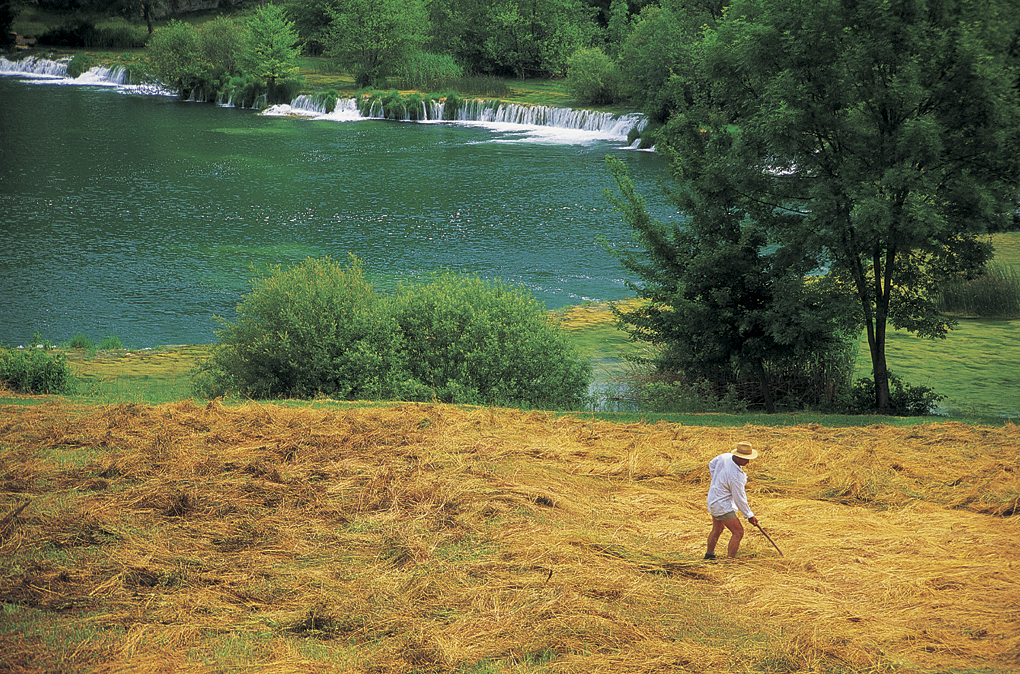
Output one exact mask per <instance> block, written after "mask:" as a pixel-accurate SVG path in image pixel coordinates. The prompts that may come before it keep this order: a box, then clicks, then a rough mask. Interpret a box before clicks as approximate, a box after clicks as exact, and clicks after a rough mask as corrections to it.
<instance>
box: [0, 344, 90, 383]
mask: <svg viewBox="0 0 1020 674" xmlns="http://www.w3.org/2000/svg"><path fill="white" fill-rule="evenodd" d="M74 383H75V378H74V372H73V371H72V370H71V364H70V363H69V362H68V361H67V357H66V356H64V354H59V353H58V354H54V353H50V352H48V351H46V350H45V349H32V348H29V349H10V348H6V347H5V348H0V384H2V385H3V386H4V387H6V388H9V389H11V390H13V391H20V392H22V393H45V394H64V393H71V392H72V391H73V390H74Z"/></svg>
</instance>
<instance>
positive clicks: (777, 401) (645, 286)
mask: <svg viewBox="0 0 1020 674" xmlns="http://www.w3.org/2000/svg"><path fill="white" fill-rule="evenodd" d="M607 161H608V163H609V168H610V170H611V171H612V173H613V176H614V178H615V180H616V184H617V188H618V190H619V196H615V195H611V199H612V200H613V202H614V203H615V204H616V206H617V208H618V209H619V210H620V212H621V213H622V214H623V216H624V219H625V220H626V221H627V222H628V223H629V224H630V225H631V227H632V228H633V229H634V232H635V239H636V242H637V244H638V246H637V248H636V249H630V248H628V249H623V250H618V251H614V252H615V253H616V254H617V256H618V257H619V258H620V260H621V262H622V263H623V265H624V266H625V267H626V268H627V269H628V270H629V271H630V272H632V273H633V274H634V275H635V276H636V277H637V278H638V279H639V281H638V282H635V283H630V284H629V285H630V287H631V288H632V289H633V290H634V292H635V293H636V294H637V296H638V297H641V298H643V299H645V300H647V302H646V303H643V304H641V305H640V306H638V307H637V308H634V309H631V310H626V311H618V315H619V317H620V319H621V320H622V321H623V323H624V325H625V326H626V328H627V330H628V332H630V334H631V336H632V337H633V338H634V339H637V340H641V341H645V342H649V343H650V344H652V345H653V346H655V347H656V349H657V351H656V353H657V355H656V356H655V358H654V359H653V362H652V364H653V365H654V369H655V371H656V372H657V373H658V374H659V375H660V378H661V377H665V378H666V379H667V381H666V382H665V383H666V384H669V385H671V386H673V388H672V392H673V393H675V394H676V397H677V398H678V399H681V398H692V399H702V400H709V399H711V400H715V399H720V398H723V397H725V396H727V395H729V396H730V397H731V398H735V399H736V400H739V401H742V402H743V403H746V404H750V405H755V406H763V407H765V409H766V410H767V411H768V412H773V411H775V409H776V407H777V405H782V406H785V407H792V408H795V409H796V408H800V407H802V406H804V405H810V406H813V407H819V406H827V405H831V404H832V403H833V402H834V400H835V399H836V398H837V396H839V395H840V394H841V393H843V392H845V391H846V390H847V389H848V388H849V386H850V377H851V375H852V372H853V364H854V353H853V351H854V349H853V345H854V344H855V342H856V337H857V335H858V334H859V326H858V324H856V322H855V320H854V318H855V316H854V314H853V313H852V305H851V304H850V302H849V299H850V296H849V294H848V293H847V292H846V289H845V285H844V284H841V283H840V282H839V278H838V276H836V275H833V274H829V275H826V276H814V277H812V276H809V274H810V273H811V272H812V271H814V265H815V263H814V260H812V259H811V257H810V256H809V255H806V254H805V251H804V250H803V249H801V248H799V247H797V246H780V245H775V244H774V242H772V241H770V240H769V238H768V233H767V232H766V231H765V230H764V229H762V228H761V227H758V226H757V225H756V223H754V222H753V221H750V220H749V219H748V217H747V213H746V212H745V211H743V210H741V209H740V208H738V207H735V206H734V205H733V202H734V201H735V194H734V193H733V192H731V191H729V190H728V189H727V184H726V181H725V179H723V178H722V177H721V176H717V175H715V174H714V173H713V172H712V171H708V170H706V171H705V172H704V173H703V174H702V175H701V176H700V177H698V178H696V179H692V180H691V181H690V182H689V183H688V184H687V185H686V186H685V188H684V189H678V190H676V191H674V192H673V193H672V194H671V197H672V199H673V201H674V202H675V203H676V205H677V208H678V209H679V210H680V212H682V213H684V214H686V216H687V217H686V219H685V220H684V221H683V222H682V223H674V224H666V223H662V222H658V221H656V220H653V219H652V218H651V217H650V216H649V215H648V212H647V210H646V209H645V206H644V201H643V199H642V197H641V196H640V195H639V194H637V193H636V192H635V190H634V186H633V184H632V183H631V181H630V179H629V178H628V177H627V175H626V172H625V167H624V165H623V164H622V163H621V162H620V161H619V160H616V159H613V158H609V159H608V160H607ZM713 188H715V191H713ZM670 379H672V381H670ZM662 383H663V382H662V381H661V379H660V381H657V382H652V384H656V385H661V384H662ZM706 385H707V387H706ZM653 388H654V387H653ZM688 391H693V392H694V394H696V395H693V394H689V393H687V392H688ZM681 394H682V395H681ZM649 396H651V397H656V396H657V397H662V394H661V391H660V392H659V393H657V394H655V395H653V394H652V393H650V392H648V393H646V397H649ZM657 406H658V407H662V405H657Z"/></svg>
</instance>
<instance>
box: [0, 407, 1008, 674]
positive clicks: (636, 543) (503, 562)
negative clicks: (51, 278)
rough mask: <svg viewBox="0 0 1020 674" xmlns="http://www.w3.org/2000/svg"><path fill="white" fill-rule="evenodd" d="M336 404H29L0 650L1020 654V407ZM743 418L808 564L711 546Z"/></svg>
mask: <svg viewBox="0 0 1020 674" xmlns="http://www.w3.org/2000/svg"><path fill="white" fill-rule="evenodd" d="M326 407H327V408H326V409H323V408H322V407H321V402H320V405H319V406H317V407H315V408H313V407H309V406H306V407H288V406H279V405H256V404H250V405H243V406H224V405H221V404H219V403H216V402H214V403H210V404H209V405H206V406H204V407H200V406H196V405H194V404H193V403H191V402H180V403H172V404H167V405H161V406H154V407H153V406H147V405H140V404H121V405H112V406H105V407H99V406H78V405H73V404H69V403H62V402H43V403H42V404H38V405H32V406H22V405H5V406H3V408H2V409H0V513H2V514H0V564H2V567H0V573H2V578H3V580H2V582H0V588H2V589H0V597H2V602H3V612H2V614H0V644H2V650H0V669H3V670H5V671H19V672H44V671H79V672H80V671H99V672H112V671H132V672H175V671H180V672H183V671H194V672H214V671H215V672H219V671H245V672H259V671H265V672H269V671H272V672H309V671H311V672H316V671H345V672H413V671H420V672H429V671H458V672H663V671H685V672H744V671H747V672H751V671H762V672H833V673H834V672H843V673H844V674H849V673H851V672H860V673H863V672H964V671H966V672H1008V671H1016V669H1017V668H1018V667H1020V612H1018V610H1017V598H1018V597H1020V580H1018V578H1020V574H1017V565H1018V563H1020V552H1018V547H1017V545H1016V541H1017V535H1018V533H1020V525H1018V521H1020V520H1018V519H1017V517H1016V515H1015V513H1016V508H1017V503H1018V498H1020V480H1018V476H1017V473H1016V472H1015V471H1016V469H1015V465H1016V447H1017V446H1020V430H1018V428H1017V426H1015V425H1012V424H1007V425H1006V426H1004V427H1002V428H987V427H972V426H966V425H963V424H960V423H956V422H943V423H930V424H924V425H916V426H912V427H907V428H893V427H889V426H871V427H867V428H855V429H850V428H823V427H820V426H817V425H805V426H796V427H787V428H766V427H752V426H747V427H743V428H739V429H731V428H709V427H698V426H687V425H680V424H666V423H659V424H655V425H648V424H641V423H632V424H615V423H609V422H605V421H598V420H594V419H586V418H584V417H562V416H556V415H552V414H549V413H544V412H530V413H529V412H519V411H514V410H500V409H485V408H461V407H452V406H444V405H403V406H395V407H388V406H381V407H375V406H370V407H364V406H350V405H345V404H339V403H333V404H329V403H327V405H326ZM745 438H746V439H749V440H750V441H751V442H753V443H754V444H755V446H756V447H757V448H758V449H759V450H761V452H762V457H761V458H760V459H759V460H757V461H755V462H752V464H751V465H750V467H749V475H750V481H749V497H750V500H751V503H752V506H754V508H755V510H756V512H757V514H758V516H759V517H760V519H761V523H762V525H763V527H764V528H765V531H766V532H768V533H769V534H770V536H771V537H772V538H773V539H774V541H775V542H776V544H777V545H778V546H779V548H780V549H782V551H783V553H784V556H780V555H779V553H778V552H777V551H776V550H775V548H773V547H772V546H771V545H770V544H769V543H768V541H767V540H766V539H765V538H764V537H763V536H762V535H761V534H760V533H759V532H757V531H756V530H753V529H751V528H749V531H748V533H747V535H746V536H745V539H744V545H743V547H742V551H741V552H742V554H741V557H740V559H738V560H737V561H735V562H725V561H722V562H714V563H712V562H703V561H702V560H701V556H702V554H703V552H704V545H705V537H706V535H707V533H708V528H709V526H708V521H707V517H706V515H705V508H704V497H705V490H706V489H707V484H706V481H705V478H706V473H707V471H706V469H705V465H706V464H707V461H708V460H709V459H710V458H711V457H712V456H714V455H715V454H717V453H719V452H721V451H726V450H728V449H730V448H731V447H732V445H733V443H734V442H735V441H736V440H738V439H745ZM724 540H725V538H724Z"/></svg>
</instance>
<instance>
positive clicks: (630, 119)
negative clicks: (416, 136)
mask: <svg viewBox="0 0 1020 674" xmlns="http://www.w3.org/2000/svg"><path fill="white" fill-rule="evenodd" d="M68 62H69V59H61V60H59V61H52V60H49V59H43V58H38V57H34V56H30V57H28V58H25V59H22V60H20V61H10V60H8V59H6V58H4V57H2V56H0V75H14V76H22V77H37V78H48V79H54V80H57V83H66V84H81V85H91V86H116V87H126V86H128V82H129V75H128V71H127V70H126V69H125V68H123V67H120V66H113V67H106V66H96V67H94V68H92V69H91V70H89V71H88V72H87V73H83V74H82V75H81V76H79V77H78V78H76V79H70V78H68V77H67V65H68ZM132 88H133V89H137V90H138V91H139V92H142V93H151V94H159V95H168V94H170V93H171V92H169V91H166V90H165V89H162V88H161V87H159V86H158V85H150V86H147V87H146V86H141V87H138V86H132ZM234 93H235V92H229V93H228V94H226V95H225V98H226V100H225V101H224V100H222V99H221V100H220V102H219V103H220V105H222V106H225V107H233V106H235V105H236V102H235V100H234ZM192 99H193V100H194V93H193V94H192ZM392 105H400V106H402V107H401V108H400V109H399V113H397V111H396V110H388V109H385V108H384V107H383V106H384V104H383V100H382V99H381V98H380V97H378V96H375V97H372V98H371V99H369V98H338V99H337V100H336V102H335V104H334V105H333V107H332V110H331V111H329V110H330V107H329V105H328V104H327V101H326V99H324V97H323V96H322V95H319V96H306V95H302V96H298V97H297V98H295V99H294V100H293V101H291V103H290V104H289V105H286V104H284V105H273V106H267V103H266V100H265V96H263V97H260V99H258V100H256V101H254V102H253V105H252V107H253V108H254V109H264V110H263V113H262V114H265V115H274V116H300V117H312V118H316V119H328V120H332V121H338V122H350V121H357V120H364V119H393V118H394V117H397V118H399V119H401V120H403V121H405V122H412V121H419V122H439V121H449V122H460V123H477V124H498V125H510V126H511V127H520V128H521V129H522V130H524V131H527V132H529V133H536V132H540V131H542V130H545V131H546V132H547V131H550V130H557V129H559V130H564V131H567V132H583V134H591V135H592V136H596V137H599V138H602V139H607V140H625V139H626V138H627V135H628V134H629V133H630V132H631V131H632V130H634V129H637V130H638V131H641V130H642V129H643V128H644V126H645V125H646V124H647V119H645V117H644V115H641V114H639V113H628V114H622V115H617V114H614V113H610V112H597V111H594V110H575V109H571V108H556V107H550V106H546V105H526V104H521V103H507V102H504V101H493V100H484V99H480V98H476V99H457V101H456V103H455V105H456V110H455V111H454V110H451V111H450V114H449V117H448V113H447V110H448V101H446V100H443V99H438V100H437V99H434V98H432V97H431V96H423V97H422V100H421V103H420V105H421V107H420V109H419V108H418V105H419V103H418V102H417V101H416V102H415V103H414V104H413V109H412V106H411V104H410V103H407V102H405V101H404V100H403V99H402V98H398V99H397V100H395V101H394V102H393V103H392ZM394 113H397V114H394ZM575 137H576V135H575ZM571 142H572V141H571Z"/></svg>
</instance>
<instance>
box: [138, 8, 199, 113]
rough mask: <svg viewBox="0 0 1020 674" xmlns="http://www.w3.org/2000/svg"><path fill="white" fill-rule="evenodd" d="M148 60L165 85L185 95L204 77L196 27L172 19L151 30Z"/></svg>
mask: <svg viewBox="0 0 1020 674" xmlns="http://www.w3.org/2000/svg"><path fill="white" fill-rule="evenodd" d="M148 52H149V61H150V62H151V63H152V68H153V71H154V73H155V75H156V77H157V78H158V79H159V81H160V82H162V83H163V84H164V85H165V86H167V87H169V88H171V89H173V90H174V91H176V92H178V93H179V94H180V95H181V96H182V97H187V96H189V95H190V94H191V91H192V90H193V89H195V87H197V86H199V85H200V84H201V83H202V82H203V80H204V79H205V78H206V67H205V64H204V63H203V60H202V58H201V46H200V43H199V37H198V30H197V29H196V28H195V27H194V26H192V25H191V24H190V23H184V22H183V21H178V20H177V19H174V20H173V21H171V22H170V23H169V24H168V25H166V26H163V27H162V28H158V29H157V30H156V31H155V32H153V34H152V37H151V38H150V39H149V45H148Z"/></svg>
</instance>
